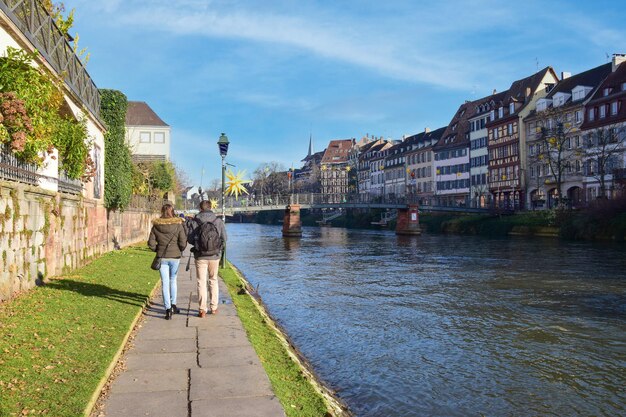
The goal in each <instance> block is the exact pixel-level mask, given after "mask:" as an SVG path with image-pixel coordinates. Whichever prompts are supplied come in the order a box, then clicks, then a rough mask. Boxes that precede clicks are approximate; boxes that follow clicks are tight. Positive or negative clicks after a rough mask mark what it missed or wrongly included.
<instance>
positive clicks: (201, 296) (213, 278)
mask: <svg viewBox="0 0 626 417" xmlns="http://www.w3.org/2000/svg"><path fill="white" fill-rule="evenodd" d="M219 265H220V260H219V259H206V260H204V259H196V276H197V278H198V301H199V302H200V311H207V288H206V282H207V274H208V278H209V296H210V297H211V301H210V307H211V310H217V305H218V303H219V287H218V284H217V271H218V269H219Z"/></svg>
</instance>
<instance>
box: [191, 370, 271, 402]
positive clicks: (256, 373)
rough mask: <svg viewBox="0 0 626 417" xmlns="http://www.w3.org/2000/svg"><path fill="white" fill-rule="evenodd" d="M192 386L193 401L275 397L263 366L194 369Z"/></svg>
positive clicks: (192, 371)
mask: <svg viewBox="0 0 626 417" xmlns="http://www.w3.org/2000/svg"><path fill="white" fill-rule="evenodd" d="M190 386H191V390H190V393H189V399H190V400H191V401H194V400H212V399H217V398H241V397H259V396H263V395H274V393H273V392H272V388H271V386H270V381H269V379H268V378H267V375H266V374H265V371H264V370H263V367H262V366H248V365H244V366H227V367H221V368H196V369H192V370H191V385H190Z"/></svg>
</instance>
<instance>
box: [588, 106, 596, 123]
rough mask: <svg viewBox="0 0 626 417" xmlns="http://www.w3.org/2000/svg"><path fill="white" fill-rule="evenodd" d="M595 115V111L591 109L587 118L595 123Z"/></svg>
mask: <svg viewBox="0 0 626 417" xmlns="http://www.w3.org/2000/svg"><path fill="white" fill-rule="evenodd" d="M593 116H594V113H593V109H589V112H588V113H587V118H588V119H589V121H590V122H593V120H594V117H593Z"/></svg>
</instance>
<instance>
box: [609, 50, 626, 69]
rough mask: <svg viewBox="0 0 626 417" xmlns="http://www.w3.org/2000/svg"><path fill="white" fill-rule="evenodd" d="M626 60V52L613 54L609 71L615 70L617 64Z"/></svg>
mask: <svg viewBox="0 0 626 417" xmlns="http://www.w3.org/2000/svg"><path fill="white" fill-rule="evenodd" d="M625 61H626V54H613V61H612V62H613V65H612V67H611V71H612V72H615V70H616V69H617V67H618V66H619V64H621V63H622V62H625Z"/></svg>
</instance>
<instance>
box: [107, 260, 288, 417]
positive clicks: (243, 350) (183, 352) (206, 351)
mask: <svg viewBox="0 0 626 417" xmlns="http://www.w3.org/2000/svg"><path fill="white" fill-rule="evenodd" d="M186 264H187V258H186V257H184V258H182V259H181V265H180V269H179V273H178V307H179V308H180V309H181V314H179V315H174V317H173V318H172V320H165V319H164V308H163V299H162V297H161V292H160V291H159V293H158V295H156V296H155V298H154V299H153V300H152V303H151V306H150V308H149V309H147V311H146V312H145V316H146V317H145V318H146V321H145V322H144V323H143V326H142V327H141V328H140V329H139V331H138V333H137V335H136V337H135V340H134V342H133V345H134V346H133V347H132V348H131V349H129V351H128V352H127V354H126V356H125V360H126V369H125V370H124V371H123V373H122V374H120V375H119V376H118V377H117V378H116V380H115V381H114V382H113V384H112V386H111V390H110V395H109V397H108V398H107V400H106V402H105V405H104V413H105V415H106V416H107V417H117V416H119V417H122V416H123V417H134V416H142V417H145V416H152V417H155V416H163V417H209V416H210V417H218V416H219V417H244V416H245V417H252V416H254V417H274V416H284V415H285V413H284V411H283V408H282V406H281V404H280V402H279V401H278V399H277V398H276V397H275V396H274V393H273V392H272V389H271V386H270V382H269V379H268V378H267V374H266V373H265V370H264V369H263V366H262V365H261V363H260V361H259V358H258V356H257V355H256V352H255V351H254V348H253V347H252V345H251V344H250V341H249V340H248V338H247V337H246V333H245V331H244V329H243V327H242V325H241V320H240V319H239V317H238V316H237V313H236V310H235V306H234V305H233V304H232V300H231V298H230V295H229V294H228V291H227V289H226V286H225V284H224V282H223V281H222V280H221V279H220V306H219V312H218V314H216V315H211V314H209V315H207V316H205V317H204V318H199V317H197V313H198V299H197V289H196V279H195V270H194V262H193V260H192V261H191V268H190V270H189V271H185V266H186Z"/></svg>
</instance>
